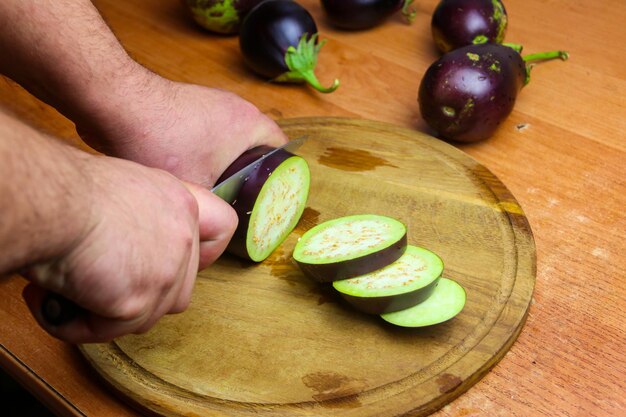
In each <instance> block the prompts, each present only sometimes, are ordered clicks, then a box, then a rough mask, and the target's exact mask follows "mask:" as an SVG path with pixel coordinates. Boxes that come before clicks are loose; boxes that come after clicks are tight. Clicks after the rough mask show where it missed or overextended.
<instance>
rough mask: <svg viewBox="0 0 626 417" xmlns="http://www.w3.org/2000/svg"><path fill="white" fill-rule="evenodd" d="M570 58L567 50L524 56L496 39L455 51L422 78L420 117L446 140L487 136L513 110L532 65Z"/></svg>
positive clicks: (434, 64)
mask: <svg viewBox="0 0 626 417" xmlns="http://www.w3.org/2000/svg"><path fill="white" fill-rule="evenodd" d="M567 57H568V54H567V52H564V51H553V52H544V53H538V54H532V55H527V56H524V57H522V56H521V54H520V52H518V51H517V50H515V49H513V48H512V47H510V46H507V45H501V44H495V43H488V44H479V45H468V46H465V47H462V48H459V49H454V50H452V51H450V52H448V53H446V54H444V55H443V56H442V57H441V58H439V59H438V60H437V61H435V62H434V63H433V64H432V65H431V66H430V67H429V68H428V69H427V70H426V73H425V74H424V77H423V78H422V81H421V84H420V87H419V94H418V102H419V107H420V112H421V115H422V118H423V119H424V121H426V123H427V124H428V125H429V126H430V127H431V128H432V129H434V130H435V131H436V132H437V134H438V135H439V137H441V138H443V139H448V140H454V141H460V142H476V141H479V140H483V139H487V138H488V137H490V136H491V135H492V134H493V133H494V132H495V130H496V129H497V127H498V125H499V124H500V123H501V122H502V121H504V120H505V119H506V117H507V116H508V115H509V114H510V113H511V111H512V110H513V106H514V105H515V100H516V98H517V94H518V93H519V91H520V90H521V89H522V87H523V86H524V85H526V84H527V83H528V82H529V80H530V68H531V63H532V62H535V61H542V60H549V59H554V58H560V59H562V60H565V59H567Z"/></svg>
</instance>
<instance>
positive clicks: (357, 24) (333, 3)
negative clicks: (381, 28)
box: [321, 0, 415, 30]
mask: <svg viewBox="0 0 626 417" xmlns="http://www.w3.org/2000/svg"><path fill="white" fill-rule="evenodd" d="M321 1H322V6H323V7H324V11H325V12H326V15H327V16H328V20H329V21H330V22H331V23H332V24H333V25H334V26H336V27H338V28H340V29H348V30H363V29H369V28H372V27H374V26H377V25H379V24H381V23H382V22H384V21H385V19H387V18H388V17H389V16H391V15H392V14H394V13H396V12H397V11H399V10H402V14H403V15H404V16H405V17H406V19H407V20H408V21H409V22H412V21H413V19H414V18H415V11H413V10H409V6H410V5H411V3H413V0H321Z"/></svg>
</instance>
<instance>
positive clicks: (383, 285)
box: [333, 245, 443, 314]
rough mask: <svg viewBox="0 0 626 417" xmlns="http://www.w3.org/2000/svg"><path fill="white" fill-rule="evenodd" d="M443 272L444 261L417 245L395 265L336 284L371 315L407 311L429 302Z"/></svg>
mask: <svg viewBox="0 0 626 417" xmlns="http://www.w3.org/2000/svg"><path fill="white" fill-rule="evenodd" d="M442 272H443V262H442V260H441V258H439V257H438V256H437V255H435V254H434V253H433V252H431V251H429V250H427V249H424V248H420V247H418V246H411V245H409V246H407V248H406V252H404V254H403V255H402V256H401V257H400V258H399V259H398V260H397V261H395V262H393V263H391V264H389V265H387V266H385V267H384V268H381V269H378V270H376V271H374V272H370V273H369V274H365V275H361V276H358V277H354V278H350V279H345V280H341V281H335V282H333V287H334V288H335V289H336V290H337V291H339V293H340V294H341V296H342V297H343V298H344V299H345V300H346V301H347V302H348V303H350V304H351V305H352V306H353V307H354V308H356V309H357V310H359V311H362V312H364V313H368V314H383V313H389V312H392V311H398V310H404V309H407V308H409V307H412V306H414V305H416V304H418V303H421V302H422V301H424V300H426V299H427V298H428V297H430V295H431V294H432V292H433V290H434V289H435V287H436V286H437V281H438V280H439V277H441V273H442Z"/></svg>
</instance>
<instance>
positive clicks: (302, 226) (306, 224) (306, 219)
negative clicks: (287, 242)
mask: <svg viewBox="0 0 626 417" xmlns="http://www.w3.org/2000/svg"><path fill="white" fill-rule="evenodd" d="M319 219H320V212H319V211H317V210H315V209H314V208H311V207H305V209H304V211H303V212H302V216H301V217H300V220H299V221H298V224H297V225H296V228H295V229H294V233H297V234H299V235H302V234H304V232H306V231H307V230H309V229H311V228H313V226H317V224H318V223H319Z"/></svg>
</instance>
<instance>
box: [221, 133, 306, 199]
mask: <svg viewBox="0 0 626 417" xmlns="http://www.w3.org/2000/svg"><path fill="white" fill-rule="evenodd" d="M307 139H308V136H306V135H305V136H300V137H298V138H296V139H293V140H292V141H289V142H287V143H286V144H284V145H283V146H281V147H278V148H275V149H273V150H271V151H269V152H268V153H266V154H263V155H262V156H260V157H259V158H257V159H255V160H254V161H252V162H251V163H249V164H248V165H246V166H245V167H243V168H241V169H240V170H239V171H237V172H235V173H234V174H233V175H231V176H230V177H228V178H226V179H225V180H224V181H222V182H220V183H219V184H217V185H216V186H215V187H213V188H211V192H213V193H214V194H215V195H216V196H218V197H219V198H221V199H222V200H224V201H226V202H227V203H229V204H230V203H232V202H233V201H235V198H237V194H238V193H239V190H241V187H242V186H243V184H244V183H245V182H246V180H247V179H248V177H249V176H250V174H252V172H254V170H255V169H257V168H258V167H259V166H260V165H261V162H263V160H264V159H265V158H268V157H270V156H271V155H273V154H275V153H276V152H279V151H281V150H284V151H287V152H291V153H293V152H295V151H296V150H297V149H298V148H299V147H300V146H302V144H303V143H304V142H306V140H307Z"/></svg>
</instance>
